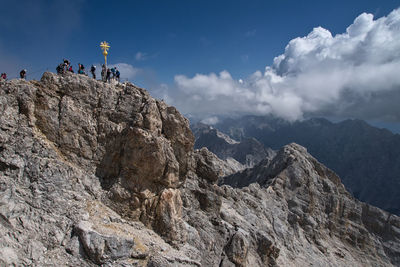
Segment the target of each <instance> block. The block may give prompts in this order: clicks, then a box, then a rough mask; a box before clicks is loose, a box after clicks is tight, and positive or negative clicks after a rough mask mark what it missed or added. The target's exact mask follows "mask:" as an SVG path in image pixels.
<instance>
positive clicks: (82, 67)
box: [78, 63, 86, 75]
mask: <svg viewBox="0 0 400 267" xmlns="http://www.w3.org/2000/svg"><path fill="white" fill-rule="evenodd" d="M78 67H79V70H78V73H79V74H84V75H85V74H86V73H85V66H83V65H82V64H81V63H79V64H78Z"/></svg>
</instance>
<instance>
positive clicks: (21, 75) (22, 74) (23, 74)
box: [19, 69, 26, 79]
mask: <svg viewBox="0 0 400 267" xmlns="http://www.w3.org/2000/svg"><path fill="white" fill-rule="evenodd" d="M19 76H20V77H21V79H25V78H26V69H23V70H21V71H20V73H19Z"/></svg>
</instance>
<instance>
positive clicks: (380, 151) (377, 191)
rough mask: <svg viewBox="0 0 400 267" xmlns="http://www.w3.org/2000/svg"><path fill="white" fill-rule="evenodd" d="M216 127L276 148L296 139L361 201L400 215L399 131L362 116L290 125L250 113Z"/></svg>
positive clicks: (235, 136)
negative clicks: (333, 121) (380, 125)
mask: <svg viewBox="0 0 400 267" xmlns="http://www.w3.org/2000/svg"><path fill="white" fill-rule="evenodd" d="M216 128H218V129H220V130H221V131H223V132H225V133H228V134H229V135H230V136H232V137H233V138H237V139H238V140H240V138H243V137H254V138H256V139H257V140H259V141H260V142H261V143H263V144H264V145H265V146H267V147H271V148H272V149H277V148H279V147H281V146H283V145H285V144H288V143H291V142H295V143H298V144H300V145H302V146H305V147H307V149H308V151H309V152H310V153H311V154H312V155H313V156H315V157H316V158H318V160H320V161H321V162H322V163H323V164H325V165H326V166H328V167H329V168H331V169H333V170H334V171H335V172H337V173H338V174H339V176H340V177H341V179H342V181H343V183H344V184H345V186H346V188H347V189H348V190H349V191H350V192H352V194H353V195H354V196H356V197H357V198H358V199H360V200H362V201H365V202H368V203H370V204H372V205H376V206H378V207H380V208H383V209H385V210H388V211H390V212H393V213H395V214H400V135H398V134H392V133H391V132H389V131H387V130H383V129H377V128H375V127H372V126H369V125H368V124H367V123H365V122H363V121H360V120H347V121H343V122H340V123H332V122H329V121H328V120H325V119H309V120H305V121H301V122H294V123H289V122H285V121H282V120H279V119H272V118H268V117H256V116H249V117H244V118H242V119H236V120H226V121H225V122H223V123H221V124H220V125H216Z"/></svg>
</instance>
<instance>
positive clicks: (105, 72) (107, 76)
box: [56, 59, 121, 82]
mask: <svg viewBox="0 0 400 267" xmlns="http://www.w3.org/2000/svg"><path fill="white" fill-rule="evenodd" d="M56 70H57V74H64V73H66V72H67V71H69V72H72V73H73V72H74V70H73V69H72V65H71V62H70V61H69V60H67V59H64V60H63V62H62V63H60V64H59V65H58V66H57V68H56ZM90 73H91V74H92V76H93V79H96V66H94V65H92V66H91V67H90ZM78 74H83V75H87V73H86V72H85V66H84V65H83V64H80V63H79V64H78ZM111 74H112V78H113V79H115V80H116V81H118V82H119V81H120V75H121V74H120V72H119V70H118V69H117V67H112V68H111V69H110V68H107V67H106V66H105V65H104V64H103V66H102V68H101V80H102V81H103V82H110V81H111Z"/></svg>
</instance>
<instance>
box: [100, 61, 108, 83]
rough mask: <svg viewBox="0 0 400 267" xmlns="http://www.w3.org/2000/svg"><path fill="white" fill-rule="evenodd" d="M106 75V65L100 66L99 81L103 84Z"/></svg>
mask: <svg viewBox="0 0 400 267" xmlns="http://www.w3.org/2000/svg"><path fill="white" fill-rule="evenodd" d="M106 74H107V69H106V65H104V64H103V65H102V66H101V80H102V81H103V82H105V81H106Z"/></svg>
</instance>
